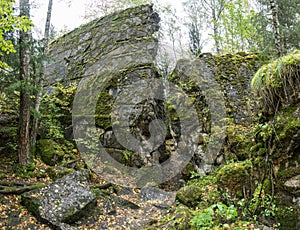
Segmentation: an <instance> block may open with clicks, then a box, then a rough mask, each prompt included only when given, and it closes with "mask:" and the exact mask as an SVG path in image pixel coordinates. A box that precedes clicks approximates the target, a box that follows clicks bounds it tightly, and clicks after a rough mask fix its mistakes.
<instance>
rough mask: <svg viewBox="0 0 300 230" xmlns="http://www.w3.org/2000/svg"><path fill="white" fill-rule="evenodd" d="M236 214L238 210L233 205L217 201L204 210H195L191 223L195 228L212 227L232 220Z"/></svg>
mask: <svg viewBox="0 0 300 230" xmlns="http://www.w3.org/2000/svg"><path fill="white" fill-rule="evenodd" d="M237 216H238V211H237V209H236V207H235V206H234V205H230V206H227V205H226V204H223V203H221V202H219V203H217V204H213V205H211V206H209V207H208V208H206V209H204V210H202V209H199V210H196V211H195V216H194V217H193V218H192V220H191V224H192V226H194V227H196V228H197V229H212V228H213V227H218V226H221V225H222V224H224V223H226V222H230V221H234V220H235V219H236V218H237Z"/></svg>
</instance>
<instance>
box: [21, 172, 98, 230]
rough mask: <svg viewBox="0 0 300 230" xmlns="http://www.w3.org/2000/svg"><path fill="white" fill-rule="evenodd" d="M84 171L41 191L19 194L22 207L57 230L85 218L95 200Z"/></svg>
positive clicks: (93, 205) (69, 175)
mask: <svg viewBox="0 0 300 230" xmlns="http://www.w3.org/2000/svg"><path fill="white" fill-rule="evenodd" d="M87 175H88V174H87V172H86V171H77V172H74V173H72V174H68V175H67V176H65V177H63V178H61V179H59V180H57V181H55V182H53V183H52V184H49V185H47V186H45V187H44V188H41V189H36V190H32V191H30V192H27V193H24V194H23V195H22V204H23V205H25V206H26V207H27V209H28V210H29V211H30V212H32V213H33V214H34V215H35V216H36V217H37V218H38V219H40V220H41V221H42V222H45V223H46V224H48V225H50V226H52V227H54V228H58V229H66V228H63V227H60V226H64V225H62V223H66V224H71V223H74V222H75V221H77V220H79V219H80V218H81V217H83V216H86V215H87V214H88V212H89V211H90V210H91V209H92V208H94V207H95V206H96V198H95V196H94V194H93V193H92V191H91V188H90V187H89V185H88V183H87Z"/></svg>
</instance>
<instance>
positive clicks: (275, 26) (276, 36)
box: [269, 0, 281, 57]
mask: <svg viewBox="0 0 300 230" xmlns="http://www.w3.org/2000/svg"><path fill="white" fill-rule="evenodd" d="M269 2H270V8H271V11H272V19H273V29H274V40H275V50H276V54H277V56H278V57H280V56H281V41H280V32H279V20H278V12H277V7H276V4H275V1H274V0H269Z"/></svg>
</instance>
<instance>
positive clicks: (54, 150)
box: [36, 139, 65, 166]
mask: <svg viewBox="0 0 300 230" xmlns="http://www.w3.org/2000/svg"><path fill="white" fill-rule="evenodd" d="M36 154H37V155H38V156H40V157H41V160H42V161H43V162H44V163H45V164H47V165H50V166H53V165H55V164H57V163H59V162H60V161H61V160H62V159H63V157H64V155H65V153H64V151H63V150H62V148H61V147H60V145H59V144H58V143H57V142H55V141H54V140H51V139H41V140H38V141H37V142H36Z"/></svg>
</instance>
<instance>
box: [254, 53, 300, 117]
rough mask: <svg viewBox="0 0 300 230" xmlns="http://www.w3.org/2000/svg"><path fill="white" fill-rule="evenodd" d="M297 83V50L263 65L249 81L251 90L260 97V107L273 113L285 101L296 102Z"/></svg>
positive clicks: (299, 61)
mask: <svg viewBox="0 0 300 230" xmlns="http://www.w3.org/2000/svg"><path fill="white" fill-rule="evenodd" d="M299 85H300V51H299V50H297V51H294V52H292V53H290V54H288V55H286V56H284V57H281V58H278V59H276V60H274V61H273V62H271V63H269V64H267V65H264V66H263V67H262V68H261V69H259V71H257V73H256V74H255V75H254V77H253V79H252V82H251V87H252V89H253V91H254V92H256V93H257V95H258V96H259V97H260V101H261V107H262V108H264V110H265V111H266V112H269V113H270V114H274V113H275V112H276V111H277V110H278V109H279V108H280V107H282V106H284V105H285V104H286V103H287V102H289V103H292V102H296V100H298V96H299Z"/></svg>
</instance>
